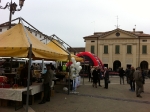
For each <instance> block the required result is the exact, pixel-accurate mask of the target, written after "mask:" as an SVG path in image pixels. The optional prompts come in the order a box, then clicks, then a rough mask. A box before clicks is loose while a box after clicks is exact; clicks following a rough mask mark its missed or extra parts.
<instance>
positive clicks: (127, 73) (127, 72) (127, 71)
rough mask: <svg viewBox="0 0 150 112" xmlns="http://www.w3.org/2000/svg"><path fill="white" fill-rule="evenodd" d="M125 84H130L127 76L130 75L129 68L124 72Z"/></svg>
mask: <svg viewBox="0 0 150 112" xmlns="http://www.w3.org/2000/svg"><path fill="white" fill-rule="evenodd" d="M125 75H126V81H127V84H130V80H129V75H130V67H127V69H126V71H125Z"/></svg>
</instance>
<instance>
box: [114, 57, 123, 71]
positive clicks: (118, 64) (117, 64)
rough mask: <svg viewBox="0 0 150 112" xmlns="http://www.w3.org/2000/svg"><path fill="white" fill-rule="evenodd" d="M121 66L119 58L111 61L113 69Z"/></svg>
mask: <svg viewBox="0 0 150 112" xmlns="http://www.w3.org/2000/svg"><path fill="white" fill-rule="evenodd" d="M119 67H121V62H120V61H119V60H116V61H114V63H113V71H117V69H118V68H119Z"/></svg>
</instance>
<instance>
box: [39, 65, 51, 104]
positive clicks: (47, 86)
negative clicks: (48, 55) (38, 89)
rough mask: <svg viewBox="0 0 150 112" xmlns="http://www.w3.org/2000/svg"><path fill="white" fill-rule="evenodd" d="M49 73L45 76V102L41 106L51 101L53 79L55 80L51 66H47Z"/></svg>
mask: <svg viewBox="0 0 150 112" xmlns="http://www.w3.org/2000/svg"><path fill="white" fill-rule="evenodd" d="M46 68H47V71H46V73H45V74H44V76H43V78H44V82H43V83H44V84H43V85H44V97H43V100H42V101H41V102H40V103H39V104H44V103H46V102H49V101H50V87H51V84H52V78H53V70H51V65H50V64H47V65H46Z"/></svg>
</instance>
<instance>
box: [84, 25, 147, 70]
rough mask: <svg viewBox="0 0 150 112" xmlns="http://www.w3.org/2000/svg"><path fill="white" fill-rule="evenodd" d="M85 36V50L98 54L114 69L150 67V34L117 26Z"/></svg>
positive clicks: (106, 64)
mask: <svg viewBox="0 0 150 112" xmlns="http://www.w3.org/2000/svg"><path fill="white" fill-rule="evenodd" d="M83 38H84V41H85V51H89V52H91V53H94V54H95V55H97V56H98V57H99V58H100V59H101V60H102V62H103V64H104V66H106V67H110V68H112V69H113V70H114V71H116V70H117V69H118V67H123V69H126V68H127V67H131V66H133V67H135V68H136V67H138V66H140V67H141V68H142V69H148V68H150V34H145V33H143V31H135V29H133V31H125V30H122V29H119V28H117V29H115V30H112V31H108V32H95V33H94V35H90V36H86V37H83Z"/></svg>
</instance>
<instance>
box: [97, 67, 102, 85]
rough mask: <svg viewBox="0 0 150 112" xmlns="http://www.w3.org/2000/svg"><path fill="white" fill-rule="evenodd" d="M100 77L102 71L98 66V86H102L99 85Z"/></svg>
mask: <svg viewBox="0 0 150 112" xmlns="http://www.w3.org/2000/svg"><path fill="white" fill-rule="evenodd" d="M101 77H102V72H101V69H100V67H98V85H99V86H100V87H102V86H101Z"/></svg>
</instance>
